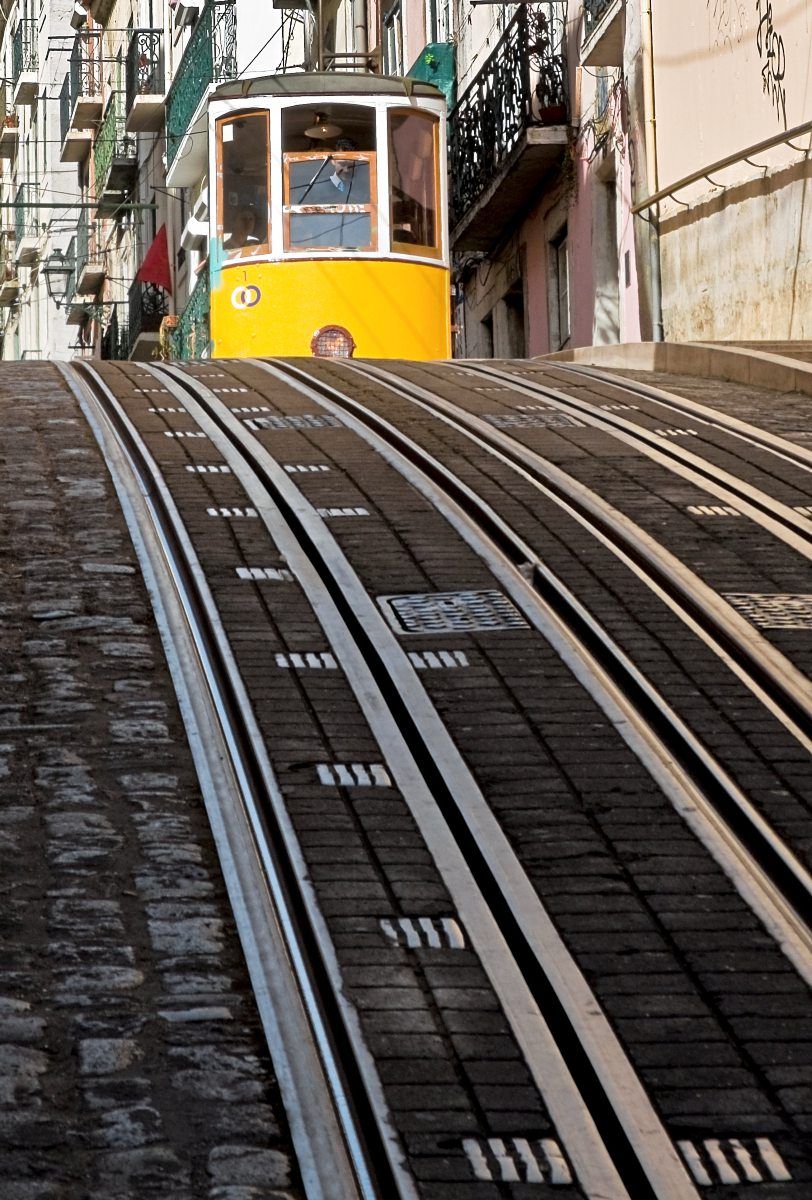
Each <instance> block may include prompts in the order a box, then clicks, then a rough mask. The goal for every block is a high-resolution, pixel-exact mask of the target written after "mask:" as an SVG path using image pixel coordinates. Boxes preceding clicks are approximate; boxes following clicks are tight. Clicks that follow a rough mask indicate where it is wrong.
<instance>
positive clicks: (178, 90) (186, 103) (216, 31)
mask: <svg viewBox="0 0 812 1200" xmlns="http://www.w3.org/2000/svg"><path fill="white" fill-rule="evenodd" d="M236 12H237V10H236V5H235V4H234V3H233V0H208V3H207V4H206V7H205V8H204V10H203V12H202V13H201V15H200V20H199V21H198V22H197V25H196V26H195V28H194V31H193V33H192V36H191V37H190V38H189V41H188V42H187V44H186V49H185V50H184V52H183V57H182V58H181V60H180V63H179V64H178V69H177V71H176V72H175V78H174V79H173V80H172V86H171V87H170V89H169V95H168V96H167V98H166V157H167V165H168V166H171V165H172V163H173V162H174V160H175V157H176V156H177V153H178V150H179V149H180V143H181V141H182V139H183V135H184V134H185V132H186V130H187V129H188V128H189V123H190V121H191V119H192V117H193V116H194V113H195V110H196V108H197V106H198V104H199V103H200V101H201V99H202V97H203V96H204V94H205V92H206V89H207V88H208V86H209V84H211V83H222V82H224V81H225V80H227V79H233V78H234V76H235V75H236V73H237V16H236Z"/></svg>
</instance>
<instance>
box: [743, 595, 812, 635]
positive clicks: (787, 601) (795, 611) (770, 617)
mask: <svg viewBox="0 0 812 1200" xmlns="http://www.w3.org/2000/svg"><path fill="white" fill-rule="evenodd" d="M724 596H725V600H728V601H729V602H730V603H731V604H732V605H733V607H734V608H736V609H738V611H739V612H740V613H741V614H742V616H743V617H747V620H748V621H752V623H753V624H754V625H758V626H759V627H760V628H761V629H812V595H809V594H808V593H807V594H804V593H797V594H795V595H792V594H790V593H781V592H776V593H775V594H774V595H769V594H766V593H764V592H727V593H725V594H724Z"/></svg>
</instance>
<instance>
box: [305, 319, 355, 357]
mask: <svg viewBox="0 0 812 1200" xmlns="http://www.w3.org/2000/svg"><path fill="white" fill-rule="evenodd" d="M354 350H355V342H354V340H353V336H352V334H351V333H350V331H349V329H345V328H344V326H343V325H322V327H321V329H317V330H316V332H315V333H314V334H313V337H312V338H311V339H310V353H311V354H313V355H314V356H315V357H316V358H352V356H353V352H354Z"/></svg>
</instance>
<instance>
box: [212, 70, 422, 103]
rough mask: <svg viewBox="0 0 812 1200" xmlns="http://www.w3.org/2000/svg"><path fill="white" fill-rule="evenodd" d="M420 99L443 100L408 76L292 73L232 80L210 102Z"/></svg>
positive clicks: (219, 88) (214, 94)
mask: <svg viewBox="0 0 812 1200" xmlns="http://www.w3.org/2000/svg"><path fill="white" fill-rule="evenodd" d="M356 95H357V96H419V97H423V98H424V99H426V100H442V99H443V93H442V92H441V91H440V89H439V88H436V87H435V86H434V84H432V83H424V82H423V81H422V80H420V79H412V78H411V77H410V76H404V75H372V74H361V73H360V72H352V71H348V72H347V73H346V74H342V73H341V72H338V71H288V72H286V73H285V74H283V75H257V76H255V77H253V78H251V79H232V80H230V81H229V82H227V83H221V84H220V86H219V87H216V88H215V89H214V90H213V91H212V92H210V93H209V100H210V101H211V100H228V99H239V98H242V97H244V96H314V97H315V96H356Z"/></svg>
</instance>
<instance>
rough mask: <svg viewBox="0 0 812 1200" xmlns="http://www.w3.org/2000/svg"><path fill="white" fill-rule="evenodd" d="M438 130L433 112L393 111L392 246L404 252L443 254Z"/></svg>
mask: <svg viewBox="0 0 812 1200" xmlns="http://www.w3.org/2000/svg"><path fill="white" fill-rule="evenodd" d="M438 132H439V121H438V119H437V117H436V116H434V115H433V114H432V113H426V112H413V111H409V112H407V111H402V110H399V109H396V110H394V111H392V112H390V113H389V178H390V187H391V206H392V208H391V216H390V220H391V223H392V249H393V250H397V251H400V253H402V254H429V255H431V256H432V257H436V256H437V255H439V253H440V222H439V220H438V215H437V203H438V201H437V192H438V175H437V160H438V152H437V139H438Z"/></svg>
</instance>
